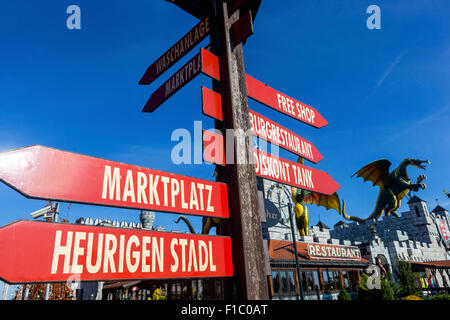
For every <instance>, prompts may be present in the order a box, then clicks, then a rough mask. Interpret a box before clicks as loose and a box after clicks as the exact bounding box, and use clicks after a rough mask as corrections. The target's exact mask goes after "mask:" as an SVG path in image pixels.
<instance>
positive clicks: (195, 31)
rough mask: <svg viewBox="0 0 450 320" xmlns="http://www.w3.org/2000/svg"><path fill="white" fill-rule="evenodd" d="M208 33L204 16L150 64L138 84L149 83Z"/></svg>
mask: <svg viewBox="0 0 450 320" xmlns="http://www.w3.org/2000/svg"><path fill="white" fill-rule="evenodd" d="M208 35H209V17H205V18H204V19H203V20H201V21H200V22H199V23H198V24H197V25H196V26H195V27H194V28H192V29H191V30H190V31H189V32H188V33H187V34H186V35H185V36H184V37H183V38H181V39H180V40H179V41H178V42H177V43H175V44H174V45H173V46H172V47H171V48H170V49H169V50H167V51H166V52H165V53H164V54H163V55H162V56H161V57H159V58H158V60H156V61H155V62H154V63H153V64H151V65H150V66H149V67H148V68H147V70H146V71H145V73H144V75H143V76H142V78H141V80H140V81H139V84H150V83H152V82H153V80H155V79H156V78H158V77H159V76H160V75H161V74H163V73H164V72H165V71H166V70H167V69H169V68H170V67H171V66H173V65H174V64H175V63H176V62H177V61H178V60H180V59H181V58H183V57H184V56H185V55H186V53H188V52H189V51H191V50H192V49H193V48H194V47H195V46H196V45H198V44H199V43H200V42H201V41H202V40H203V39H205V38H206V37H207V36H208Z"/></svg>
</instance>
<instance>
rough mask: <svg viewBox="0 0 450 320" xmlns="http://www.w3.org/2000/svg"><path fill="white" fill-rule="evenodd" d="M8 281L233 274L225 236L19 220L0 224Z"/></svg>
mask: <svg viewBox="0 0 450 320" xmlns="http://www.w3.org/2000/svg"><path fill="white" fill-rule="evenodd" d="M0 261H1V262H2V263H0V278H2V279H4V280H6V281H7V282H9V283H24V282H52V281H68V280H72V281H75V280H79V281H83V280H119V279H120V280H122V279H158V278H185V277H189V278H193V277H195V278H199V277H201V278H203V277H227V276H232V275H233V265H232V258H231V241H230V238H228V237H215V236H203V235H189V234H177V233H169V232H157V231H144V230H136V229H134V230H133V229H131V230H130V229H119V228H106V227H93V226H84V225H74V224H60V223H50V222H37V221H19V222H16V223H13V224H10V225H7V226H4V227H2V228H0Z"/></svg>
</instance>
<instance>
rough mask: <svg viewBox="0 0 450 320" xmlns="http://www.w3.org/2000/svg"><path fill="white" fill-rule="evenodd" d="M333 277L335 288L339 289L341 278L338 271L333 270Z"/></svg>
mask: <svg viewBox="0 0 450 320" xmlns="http://www.w3.org/2000/svg"><path fill="white" fill-rule="evenodd" d="M333 275H334V283H335V288H336V289H340V288H341V287H342V285H341V276H340V273H339V270H334V271H333Z"/></svg>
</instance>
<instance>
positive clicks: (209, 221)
mask: <svg viewBox="0 0 450 320" xmlns="http://www.w3.org/2000/svg"><path fill="white" fill-rule="evenodd" d="M180 220H183V221H184V222H185V223H186V225H187V227H188V228H189V231H190V232H191V233H193V234H195V230H194V227H193V226H192V224H191V222H190V221H189V219H188V218H186V217H185V216H179V217H178V219H177V221H175V223H178V222H180ZM219 223H220V218H214V217H203V219H202V234H209V231H210V230H211V228H213V227H217V226H218V225H219Z"/></svg>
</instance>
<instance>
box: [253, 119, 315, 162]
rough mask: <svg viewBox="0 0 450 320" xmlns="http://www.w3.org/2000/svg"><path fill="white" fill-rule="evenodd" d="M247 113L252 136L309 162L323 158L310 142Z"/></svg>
mask: <svg viewBox="0 0 450 320" xmlns="http://www.w3.org/2000/svg"><path fill="white" fill-rule="evenodd" d="M249 112H250V125H251V129H252V132H253V134H254V135H256V136H258V137H260V138H262V139H264V140H267V141H269V142H271V143H274V144H276V145H279V146H280V147H282V148H283V149H286V150H288V151H290V152H293V153H295V154H297V155H299V156H301V157H302V158H305V159H307V160H309V161H311V162H314V163H317V162H319V161H320V160H322V159H323V156H322V155H321V154H320V152H319V151H318V150H317V148H316V147H315V146H314V145H313V144H312V143H311V142H309V141H307V140H305V139H303V138H302V137H300V136H298V135H297V134H295V133H294V132H292V131H290V130H288V129H286V128H284V127H282V126H280V125H279V124H277V123H276V122H273V121H272V120H269V119H267V118H266V117H263V116H262V115H260V114H258V113H256V112H254V111H252V110H249Z"/></svg>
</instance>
